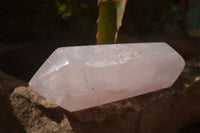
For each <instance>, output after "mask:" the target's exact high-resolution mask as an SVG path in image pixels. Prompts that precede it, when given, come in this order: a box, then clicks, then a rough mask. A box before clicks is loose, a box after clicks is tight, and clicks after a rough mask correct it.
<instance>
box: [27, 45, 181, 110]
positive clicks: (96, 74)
mask: <svg viewBox="0 0 200 133" xmlns="http://www.w3.org/2000/svg"><path fill="white" fill-rule="evenodd" d="M184 65H185V62H184V60H183V58H182V57H181V56H180V55H179V54H178V53H177V52H176V51H175V50H174V49H172V48H171V47H170V46H169V45H167V44H166V43H135V44H134V43H132V44H131V43H130V44H114V45H93V46H76V47H63V48H58V49H56V50H55V51H54V52H53V53H52V55H51V56H50V57H49V58H48V59H47V60H46V61H45V63H44V64H43V65H42V66H41V67H40V69H39V70H38V71H37V72H36V74H35V75H34V76H33V78H32V79H31V81H30V82H29V84H30V86H31V88H32V89H33V90H35V91H36V92H38V93H39V94H41V95H42V96H44V97H45V98H47V99H49V100H50V101H52V102H53V103H56V104H58V105H60V106H61V107H63V108H65V109H66V110H69V111H77V110H82V109H86V108H90V107H94V106H98V105H102V104H106V103H110V102H114V101H118V100H122V99H126V98H130V97H133V96H137V95H142V94H145V93H148V92H152V91H156V90H160V89H163V88H167V87H170V86H171V85H172V84H173V83H174V82H175V80H176V79H177V78H178V76H179V74H180V73H181V71H182V70H183V68H184Z"/></svg>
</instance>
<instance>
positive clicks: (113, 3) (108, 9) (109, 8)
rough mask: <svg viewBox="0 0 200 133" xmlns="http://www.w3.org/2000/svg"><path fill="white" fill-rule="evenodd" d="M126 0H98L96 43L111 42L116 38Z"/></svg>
mask: <svg viewBox="0 0 200 133" xmlns="http://www.w3.org/2000/svg"><path fill="white" fill-rule="evenodd" d="M126 2H127V0H99V1H98V6H99V18H98V20H97V23H98V31H97V36H96V38H97V44H111V43H115V42H116V40H117V35H118V31H119V28H120V26H121V23H122V18H123V15H124V10H125V6H126Z"/></svg>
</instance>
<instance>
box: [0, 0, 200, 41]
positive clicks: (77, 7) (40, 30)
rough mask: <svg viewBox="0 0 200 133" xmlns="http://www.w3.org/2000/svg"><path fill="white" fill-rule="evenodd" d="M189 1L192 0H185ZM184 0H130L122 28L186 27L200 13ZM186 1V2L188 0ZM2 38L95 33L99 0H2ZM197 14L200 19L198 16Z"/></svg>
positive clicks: (149, 30)
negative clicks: (186, 7)
mask: <svg viewBox="0 0 200 133" xmlns="http://www.w3.org/2000/svg"><path fill="white" fill-rule="evenodd" d="M185 1H186V2H188V1H189V0H185ZM180 3H181V0H170V1H163V0H128V2H127V7H126V11H125V16H124V20H123V26H122V29H121V30H122V31H124V32H129V33H136V34H143V33H145V34H146V33H150V34H151V33H160V32H165V31H177V30H179V31H181V30H185V29H184V27H185V23H186V24H187V26H188V25H189V27H192V28H193V27H195V26H196V25H199V20H200V19H199V17H197V16H199V15H198V13H199V12H197V11H195V13H196V15H195V14H194V13H193V12H194V11H193V10H186V11H188V12H189V13H188V12H187V13H186V15H185V16H186V19H188V18H189V19H192V20H196V21H198V22H196V21H195V22H194V21H188V20H186V21H184V20H185V19H184V18H183V17H184V15H183V12H182V7H181V4H180ZM186 4H187V3H186ZM0 15H1V19H0V39H1V40H2V39H9V40H11V39H25V38H26V39H29V38H33V37H39V38H58V37H60V36H67V35H70V34H72V33H74V34H77V33H80V34H90V35H91V34H92V35H94V36H95V34H96V29H97V25H96V20H97V18H98V6H97V0H1V1H0ZM197 18H198V19H197Z"/></svg>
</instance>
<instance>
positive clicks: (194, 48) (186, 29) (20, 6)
mask: <svg viewBox="0 0 200 133" xmlns="http://www.w3.org/2000/svg"><path fill="white" fill-rule="evenodd" d="M199 14H200V1H199V0H169V1H163V0H128V2H127V6H126V10H125V14H124V19H123V22H122V27H121V29H120V31H119V37H118V43H128V42H156V41H165V42H168V43H169V44H170V45H171V46H172V47H174V48H175V49H176V50H177V51H178V52H179V53H180V54H181V55H183V57H184V58H185V59H191V58H192V57H194V56H195V55H198V53H199V52H200V44H199V42H200V41H199V38H200V15H199ZM0 15H1V19H0V69H1V70H3V71H4V72H6V73H8V74H11V75H13V76H15V77H17V78H19V79H22V80H26V81H29V80H30V78H31V77H32V75H33V74H34V73H35V72H36V70H37V69H38V68H39V67H40V65H41V64H42V63H43V62H44V61H45V59H46V58H47V57H48V56H49V55H50V54H51V52H52V51H53V50H55V49H56V48H57V47H61V46H73V45H90V44H96V39H95V35H96V32H97V24H96V20H97V18H98V6H97V0H28V1H27V0H20V1H19V0H14V1H13V0H1V1H0Z"/></svg>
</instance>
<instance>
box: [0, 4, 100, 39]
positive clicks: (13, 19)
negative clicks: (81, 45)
mask: <svg viewBox="0 0 200 133" xmlns="http://www.w3.org/2000/svg"><path fill="white" fill-rule="evenodd" d="M0 15H1V20H0V39H5V38H8V39H9V38H14V39H18V38H33V37H39V38H52V37H58V36H62V35H63V34H71V33H72V32H96V30H95V29H96V19H97V16H98V8H97V6H96V1H87V0H2V1H0ZM88 29H89V30H88ZM91 30H93V31H91Z"/></svg>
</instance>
